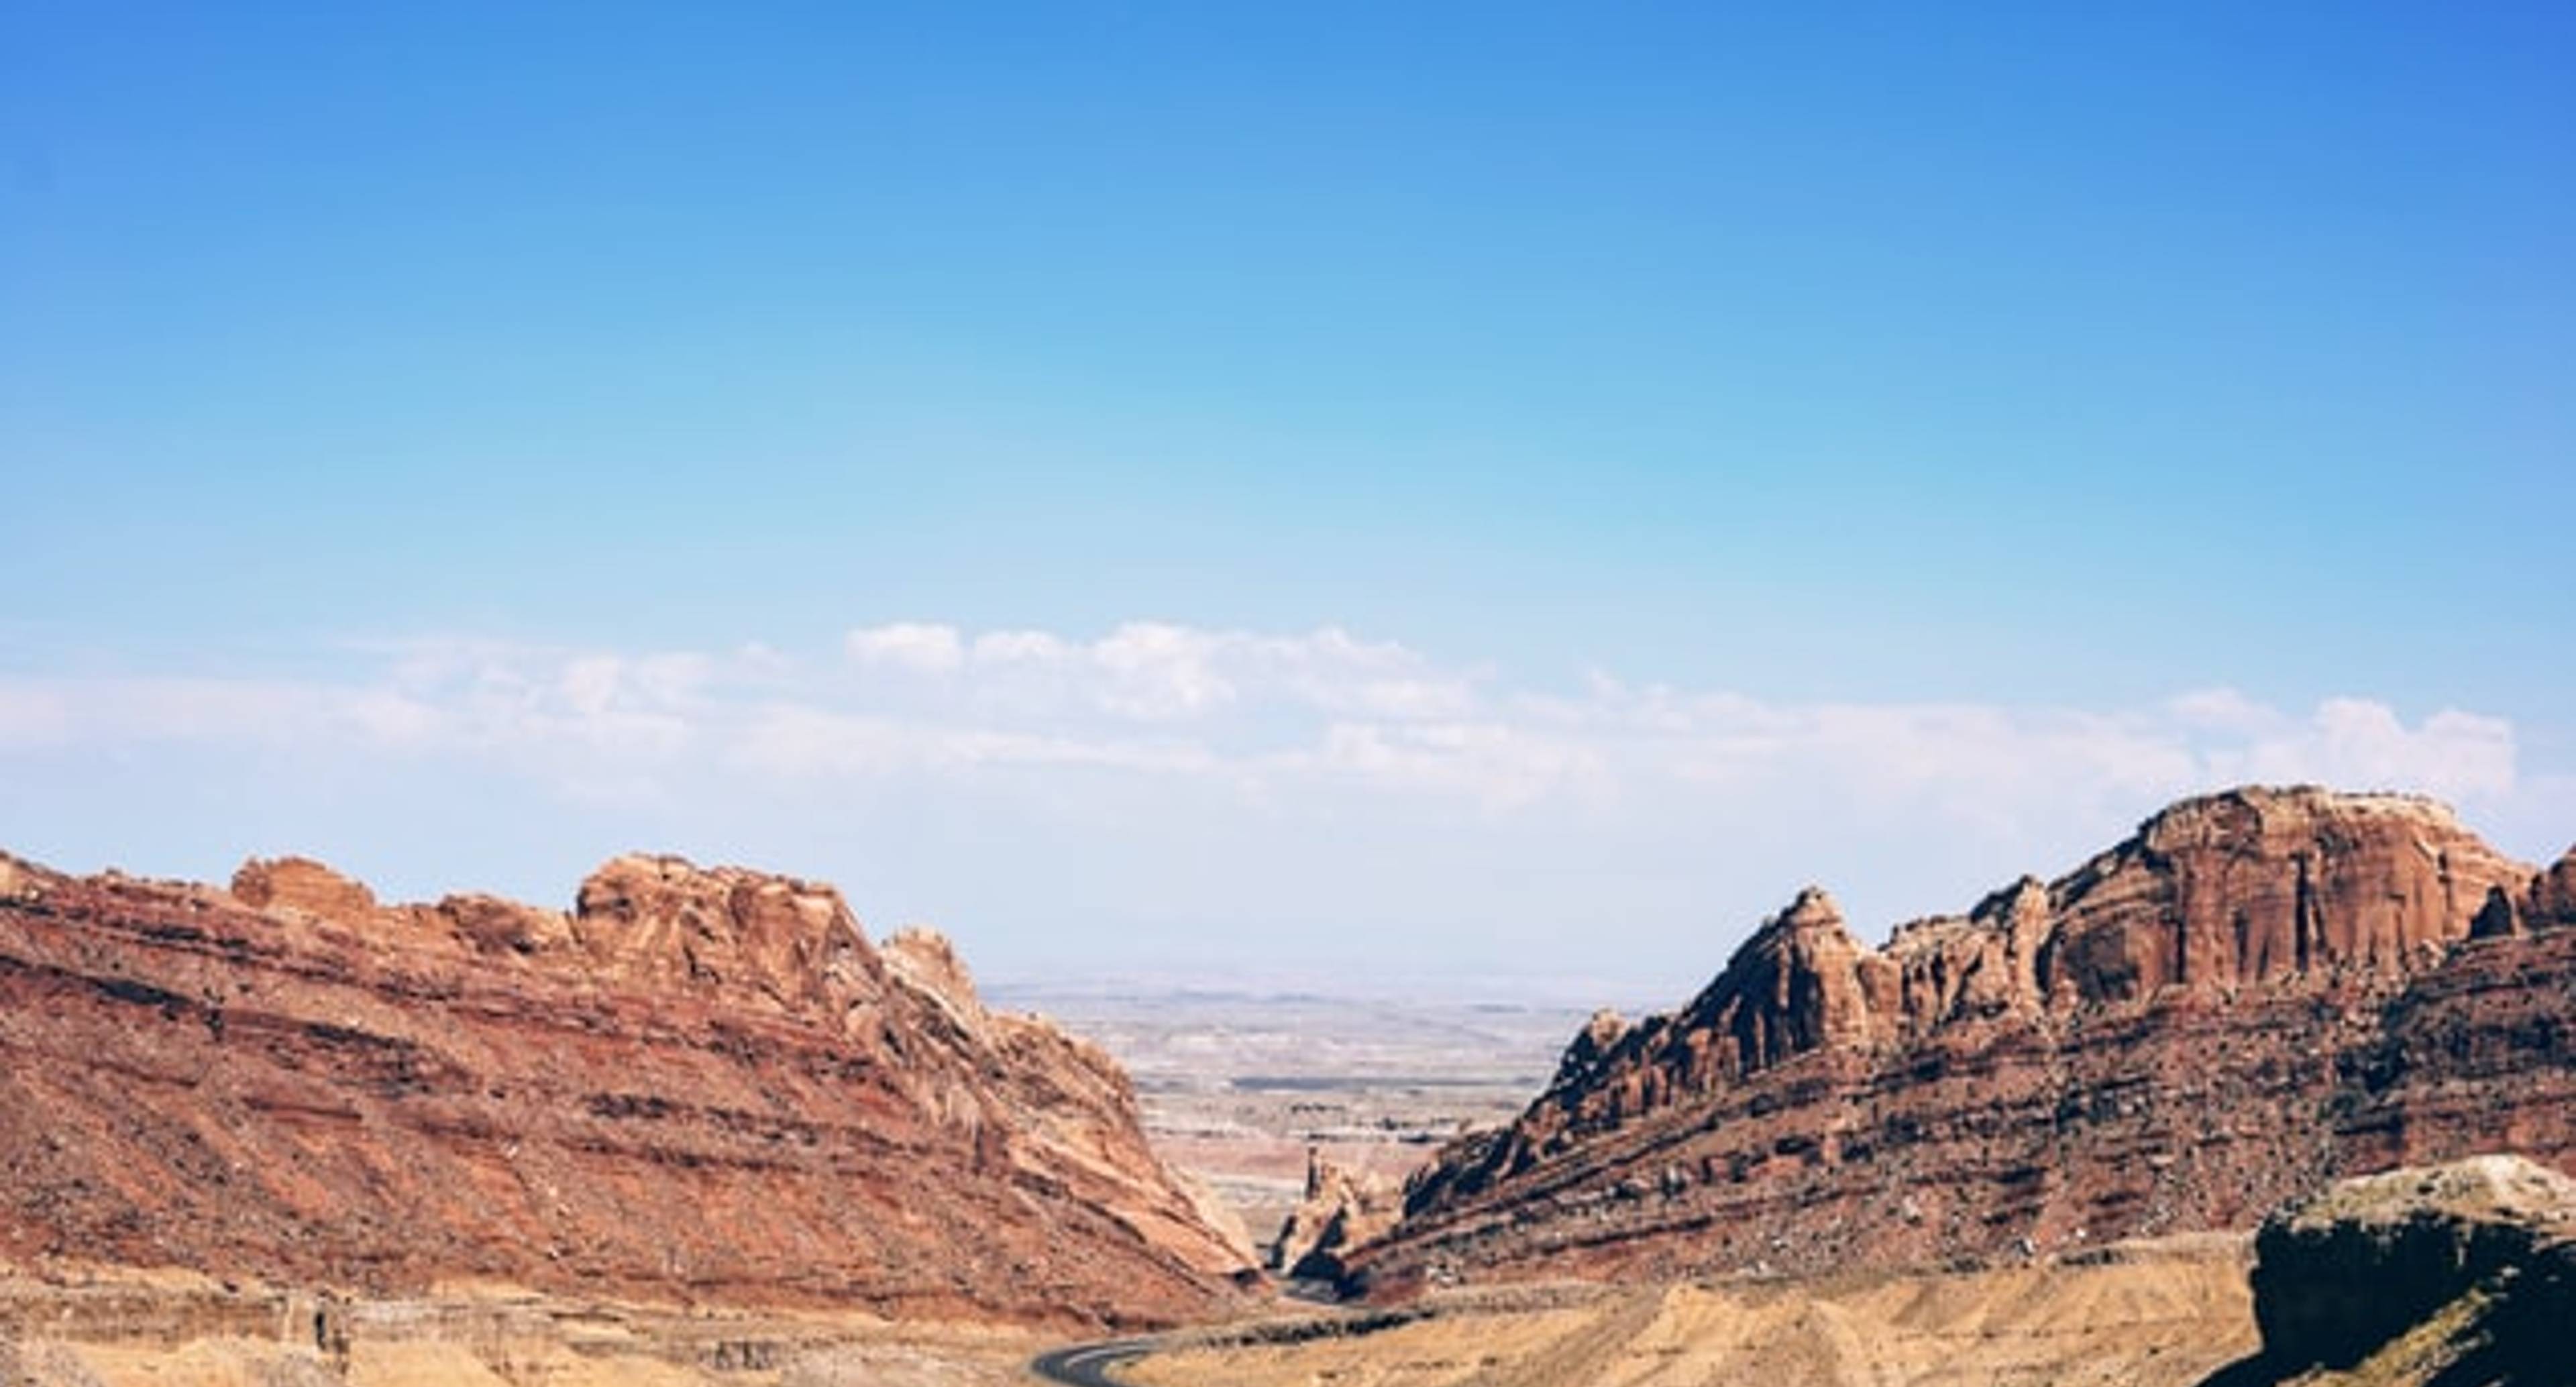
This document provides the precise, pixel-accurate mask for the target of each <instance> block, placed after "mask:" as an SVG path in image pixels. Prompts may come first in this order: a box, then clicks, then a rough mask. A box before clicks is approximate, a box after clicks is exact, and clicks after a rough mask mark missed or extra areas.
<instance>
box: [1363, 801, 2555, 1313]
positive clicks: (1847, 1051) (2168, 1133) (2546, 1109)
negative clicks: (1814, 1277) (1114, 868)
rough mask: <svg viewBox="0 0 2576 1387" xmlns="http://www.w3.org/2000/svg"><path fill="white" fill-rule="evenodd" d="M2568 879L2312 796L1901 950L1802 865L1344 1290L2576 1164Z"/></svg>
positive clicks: (2080, 1218) (2046, 1227)
mask: <svg viewBox="0 0 2576 1387" xmlns="http://www.w3.org/2000/svg"><path fill="white" fill-rule="evenodd" d="M2571 881H2576V867H2571V865H2570V863H2568V862H2562V863H2560V864H2558V866H2556V867H2554V868H2552V869H2551V870H2550V871H2548V872H2545V873H2535V872H2534V871H2533V870H2532V869H2531V868H2529V867H2526V866H2523V865H2521V864H2518V863H2515V862H2513V861H2511V860H2509V859H2507V858H2505V857H2503V856H2502V855H2500V854H2498V853H2497V852H2495V851H2494V850H2493V849H2491V848H2489V847H2488V846H2487V845H2486V844H2484V843H2483V842H2481V841H2480V840H2478V839H2477V838H2476V837H2475V836H2474V835H2472V834H2471V833H2469V832H2468V831H2467V830H2465V829H2464V828H2462V827H2461V826H2460V825H2459V823H2458V822H2457V820H2456V819H2454V818H2453V816H2452V815H2451V814H2450V812H2449V811H2448V810H2446V809H2444V808H2442V807H2440V806H2438V805H2435V804H2433V803H2431V802H2429V801H2425V800H2421V799H2416V798H2412V797H2405V796H2393V795H2345V794H2334V793H2329V792H2326V791H2322V790H2315V789H2306V788H2302V789H2292V790H2265V789H2247V790H2239V791H2235V792H2231V793H2226V794H2219V795H2213V796H2208V797H2205V798H2201V799H2194V800H2189V801H2186V802H2183V803H2180V804H2177V805H2175V806H2173V807H2172V808H2170V809H2167V810H2166V811H2164V812H2163V813H2160V814H2158V815H2157V816H2155V817H2154V818H2152V819H2150V820H2149V821H2147V823H2146V824H2145V825H2144V826H2143V827H2142V828H2141V829H2140V830H2139V832H2138V833H2137V834H2136V836H2134V837H2132V838H2130V839H2129V840H2127V841H2126V842H2123V843H2121V844H2119V845H2118V846H2116V847H2114V848H2112V849H2111V850H2109V851H2107V852H2105V853H2102V854H2101V855H2099V856H2097V857H2095V858H2094V859H2093V860H2091V861H2089V862H2087V863H2085V864H2084V865H2082V866H2081V867H2078V868H2077V869H2076V870H2074V871H2073V872H2070V873H2068V874H2066V875H2065V876H2062V877H2060V878H2058V879H2057V880H2055V881H2053V882H2045V883H2044V882H2041V881H2038V880H2036V879H2027V878H2026V879H2024V880H2022V881H2019V882H2016V883H2014V884H2013V885H2011V886H2008V887H2005V888H2004V889H2002V890H1999V891H1997V892H1995V893H1993V894H1991V895H1989V896H1988V897H1987V898H1986V899H1985V900H1983V901H1981V902H1979V903H1978V905H1977V906H1976V907H1975V908H1974V909H1973V910H1971V911H1970V912H1969V913H1968V914H1966V915H1964V916H1955V917H1942V918H1936V919H1930V920H1924V921H1919V922H1916V923H1913V924H1909V925H1905V926H1902V927H1900V928H1898V929H1897V930H1896V932H1895V934H1894V936H1893V937H1892V938H1891V940H1890V941H1889V942H1888V944H1887V945H1886V946H1885V947H1883V948H1878V949H1871V948H1868V947H1865V946H1864V945H1862V944H1861V943H1860V942H1859V941H1858V940H1856V939H1855V938H1854V937H1853V936H1852V935H1851V933H1850V932H1849V930H1848V929H1847V928H1846V927H1845V926H1844V923H1843V920H1842V916H1841V913H1840V911H1839V910H1838V909H1836V907H1835V906H1834V904H1833V901H1832V900H1831V898H1830V897H1828V896H1827V895H1825V894H1824V893H1823V892H1822V891H1819V890H1815V889H1812V888H1811V889H1810V890H1808V891H1806V892H1804V893H1802V894H1801V895H1800V896H1799V897H1798V898H1797V900H1795V901H1794V902H1793V903H1792V904H1791V905H1790V906H1789V907H1788V908H1787V909H1785V910H1783V911H1781V912H1780V913H1779V914H1778V915H1776V916H1774V917H1772V918H1771V919H1770V920H1768V921H1766V922H1765V923H1764V924H1763V926H1762V928H1761V929H1760V930H1759V931H1757V932H1756V933H1755V934H1754V935H1753V937H1752V938H1751V939H1750V940H1748V941H1747V942H1746V943H1745V944H1744V945H1743V946H1742V947H1741V948H1740V949H1739V950H1737V952H1736V954H1735V956H1734V958H1733V959H1732V960H1731V961H1730V962H1729V963H1728V964H1727V966H1726V968H1725V970H1724V971H1723V972H1721V973H1720V974H1719V976H1718V977H1717V979H1716V980H1715V981H1714V982H1712V983H1711V984H1710V985H1709V986H1708V988H1707V989H1706V990H1704V991H1703V992H1701V993H1700V994H1699V996H1698V997H1696V998H1694V999H1693V1000H1692V1001H1691V1002H1690V1003H1689V1004H1688V1005H1687V1006H1685V1007H1684V1008H1682V1009H1681V1010H1679V1011H1678V1012H1675V1013H1672V1014H1669V1015H1661V1016H1654V1017H1649V1018H1647V1019H1646V1020H1644V1021H1642V1022H1639V1023H1636V1024H1634V1025H1627V1024H1624V1023H1620V1022H1618V1021H1616V1019H1615V1018H1607V1017H1604V1018H1596V1019H1595V1021H1594V1023H1593V1024H1592V1025H1591V1026H1589V1027H1587V1028H1586V1030H1585V1031H1584V1033H1583V1034H1581V1035H1579V1036H1577V1037H1576V1039H1575V1041H1574V1043H1573V1044H1572V1045H1571V1046H1570V1047H1569V1049H1568V1050H1567V1053H1566V1056H1565V1060H1564V1062H1563V1064H1562V1065H1561V1067H1560V1070H1559V1072H1558V1074H1557V1076H1556V1079H1555V1081H1554V1082H1553V1083H1552V1084H1551V1086H1550V1087H1549V1088H1548V1090H1547V1091H1546V1092H1545V1093H1544V1094H1542V1095H1541V1096H1540V1097H1539V1098H1538V1099H1537V1101H1535V1102H1534V1103H1532V1104H1531V1105H1530V1107H1529V1108H1528V1110H1527V1111H1525V1112H1524V1113H1523V1114H1522V1115H1521V1117H1520V1118H1519V1119H1518V1120H1516V1121H1515V1122H1513V1123H1512V1124H1511V1125H1509V1126H1507V1127H1505V1128H1502V1129H1500V1130H1496V1131H1491V1132H1487V1133H1482V1134H1478V1135H1474V1136H1471V1137H1468V1138H1464V1139H1461V1140H1460V1141H1459V1142H1457V1143H1454V1144H1453V1145H1451V1146H1450V1147H1448V1148H1447V1149H1445V1150H1444V1151H1443V1152H1442V1153H1441V1155H1440V1156H1439V1157H1438V1158H1437V1160H1436V1161H1435V1162H1434V1163H1433V1164H1432V1165H1431V1166H1430V1167H1429V1168H1427V1169H1426V1170H1425V1172H1423V1173H1422V1174H1421V1175H1420V1176H1418V1177H1417V1178H1416V1179H1415V1180H1414V1182H1413V1183H1412V1185H1411V1186H1410V1187H1409V1189H1408V1191H1407V1195H1406V1206H1405V1217H1404V1219H1403V1221H1402V1223H1401V1224H1399V1225H1398V1227H1397V1228H1396V1229H1395V1230H1394V1231H1393V1232H1392V1233H1390V1234H1389V1235H1388V1236H1387V1237H1385V1238H1383V1239H1380V1240H1379V1241H1378V1242H1376V1243H1375V1244H1373V1245H1371V1246H1368V1247H1364V1248H1360V1249H1358V1250H1357V1251H1355V1252H1353V1253H1351V1254H1349V1255H1347V1256H1346V1257H1345V1258H1344V1261H1345V1263H1346V1265H1347V1266H1348V1268H1349V1279H1350V1280H1351V1281H1352V1282H1353V1283H1354V1284H1356V1285H1359V1286H1364V1287H1367V1288H1369V1289H1372V1290H1374V1291H1376V1292H1378V1293H1380V1294H1402V1293H1404V1292H1406V1291H1408V1290H1410V1289H1413V1288H1416V1287H1420V1286H1422V1285H1424V1284H1436V1283H1441V1282H1446V1281H1451V1280H1458V1279H1477V1278H1493V1277H1513V1276H1537V1275H1552V1274H1569V1273H1570V1274H1612V1275H1628V1276H1640V1277H1648V1276H1677V1275H1686V1274H1697V1273H1705V1272H1713V1271H1742V1270H1752V1271H1822V1270H1827V1269H1831V1268H1834V1267H1838V1266H1846V1265H1850V1264H1852V1263H1853V1262H1854V1261H1856V1260H1868V1261H1871V1262H1880V1263H1883V1262H1887V1261H1903V1262H1934V1261H1941V1260H1945V1259H1952V1258H1960V1257H1981V1258H1982V1257H1993V1256H1996V1255H2010V1254H2015V1253H2022V1254H2029V1253H2037V1252H2042V1251H2060V1250H2065V1249H2070V1248H2078V1247H2081V1246H2084V1245H2087V1244H2093V1243H2099V1242H2102V1241H2106V1240H2109V1239H2114V1238H2122V1237H2130V1236H2138V1235H2154V1234H2162V1233H2168V1232H2180V1231H2190V1230H2198V1229H2214V1228H2229V1227H2245V1226H2249V1225H2250V1224H2251V1223H2252V1222H2253V1221H2254V1220H2255V1219H2256V1218H2258V1217H2259V1216H2260V1215H2261V1214H2262V1212H2263V1211H2264V1210H2266V1209H2268V1208H2270V1207H2272V1206H2274V1205H2275V1204H2277V1203H2279V1202H2280V1201H2282V1200H2284V1199H2286V1198H2289V1197H2292V1196H2294V1195H2297V1194H2300V1193H2304V1192H2306V1191H2308V1190H2311V1189H2314V1188H2315V1187H2316V1186H2318V1185H2319V1184H2321V1183H2323V1182H2325V1181H2326V1180H2328V1179H2330V1178H2333V1177H2335V1176H2337V1175H2340V1174H2345V1173H2351V1172H2356V1171H2367V1170H2375V1169H2384V1168H2387V1167H2388V1166H2391V1165H2395V1164H2399V1163H2401V1162H2409V1161H2424V1160H2435V1159H2444V1158H2449V1157H2454V1156H2459V1155H2463V1154H2468V1153H2473V1152H2481V1151H2493V1150H2502V1149H2508V1148H2512V1149H2521V1150H2527V1151H2531V1152H2534V1153H2536V1154H2538V1155H2540V1156H2542V1157H2543V1158H2545V1159H2548V1160H2552V1161H2555V1162H2558V1163H2560V1164H2568V1163H2570V1162H2571V1161H2576V1024H2571V1023H2576V929H2569V928H2566V925H2567V924H2568V923H2569V922H2570V920H2571V918H2576V917H2571V916H2570V915H2569V914H2568V913H2566V905H2567V902H2568V901H2569V900H2570V898H2571V897H2570V890H2569V883H2570V882H2571ZM2473 935H2474V936H2476V937H2474V938H2473V937H2472V936H2473Z"/></svg>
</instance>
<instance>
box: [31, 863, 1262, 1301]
mask: <svg viewBox="0 0 2576 1387" xmlns="http://www.w3.org/2000/svg"><path fill="white" fill-rule="evenodd" d="M0 888H5V889H0V1061H5V1062H0V1261H5V1262H7V1263H11V1264H15V1265H19V1266H22V1267H37V1268H42V1267H44V1266H48V1265H55V1264H60V1263H63V1262H66V1261H76V1262H100V1263H116V1264H124V1265H131V1266H140V1267H165V1266H167V1267H186V1268H192V1269H196V1270H201V1271H206V1272H210V1273H213V1274H216V1275H244V1276H255V1277H259V1278H263V1279H265V1280H267V1281H269V1282H272V1283H276V1284H284V1285H296V1286H318V1287H345V1288H349V1289H351V1290H354V1291H358V1292H364V1293H368V1294H404V1293H414V1292H417V1291H420V1290H422V1289H424V1288H427V1287H429V1286H432V1285H434V1284H438V1283H442V1282H448V1281H454V1280H460V1279H462V1280H479V1281H497V1282H505V1283H516V1284H521V1285H527V1286H532V1287H536V1288H540V1289H548V1290H561V1291H577V1292H578V1293H580V1294H584V1295H611V1296H617V1297H621V1298H626V1299H631V1300H636V1301H644V1302H655V1303H678V1304H698V1305H709V1304H712V1305H740V1306H752V1307H761V1306H777V1307H793V1306H804V1305H843V1306H856V1307H861V1308H867V1309H872V1310H875V1311H877V1312H880V1313H885V1314H890V1315H902V1316H916V1315H936V1316H960V1315H964V1316H980V1317H992V1318H1010V1319H1019V1320H1029V1321H1040V1320H1043V1321H1051V1322H1061V1323H1081V1324H1088V1325H1131V1324H1145V1323H1160V1322H1169V1321H1174V1320H1179V1319H1183V1318H1188V1317H1192V1316H1195V1315H1199V1314H1203V1313H1205V1312H1207V1311H1208V1310H1209V1309H1210V1308H1211V1307H1213V1306H1215V1305H1217V1304H1219V1303H1221V1302H1223V1301H1224V1300H1225V1299H1226V1298H1227V1297H1228V1296H1229V1295H1230V1294H1231V1293H1232V1290H1233V1286H1234V1284H1235V1278H1236V1277H1238V1276H1241V1275H1248V1274H1249V1272H1248V1263H1249V1253H1248V1251H1247V1250H1246V1249H1245V1248H1243V1247H1242V1245H1241V1242H1240V1240H1239V1239H1236V1238H1228V1237H1226V1236H1225V1235H1224V1234H1222V1233H1220V1232H1219V1231H1217V1230H1216V1229H1215V1228H1213V1227H1211V1226H1210V1223H1209V1221H1208V1220H1207V1219H1206V1218H1204V1217H1203V1216H1202V1215H1201V1213H1200V1212H1199V1210H1198V1208H1197V1207H1196V1206H1195V1205H1194V1204H1193V1202H1192V1200H1191V1198H1190V1196H1189V1195H1188V1194H1187V1193H1186V1192H1185V1191H1184V1190H1183V1189H1182V1188H1181V1187H1180V1185H1179V1184H1178V1183H1177V1182H1176V1181H1175V1180H1174V1179H1173V1178H1172V1176H1171V1175H1170V1173H1169V1172H1168V1171H1167V1170H1166V1169H1165V1168H1164V1167H1163V1166H1162V1165H1161V1164H1160V1163H1159V1162H1158V1161H1157V1160H1156V1159H1155V1157H1154V1156H1153V1154H1152V1153H1151V1151H1149V1150H1148V1149H1147V1147H1146V1144H1145V1139H1144V1136H1143V1134H1142V1132H1141V1130H1140V1128H1139V1125H1138V1122H1137V1115H1136V1102H1135V1095H1134V1092H1133V1090H1132V1088H1131V1087H1130V1085H1129V1084H1128V1081H1127V1079H1126V1077H1125V1075H1124V1074H1123V1073H1122V1072H1121V1071H1120V1070H1119V1069H1118V1067H1117V1066H1116V1065H1115V1064H1114V1063H1112V1062H1111V1061H1110V1059H1109V1058H1108V1057H1107V1056H1106V1055H1105V1054H1103V1053H1102V1052H1101V1051H1099V1050H1098V1049H1097V1048H1095V1047H1093V1046H1091V1045H1088V1044H1086V1043H1084V1042H1082V1041H1079V1040H1076V1039H1074V1038H1072V1037H1070V1036H1067V1035H1064V1034H1062V1033H1061V1032H1058V1031H1057V1030H1055V1029H1054V1028H1053V1027H1052V1026H1049V1025H1047V1024H1046V1023H1045V1022H1043V1021H1039V1020H1036V1019H1034V1018H1029V1017H1021V1016H1011V1015H1004V1014H1000V1013H994V1012H989V1011H987V1010H986V1009H985V1008H984V1007H983V1005H982V1004H981V1003H980V1002H979V1001H978V1000H977V999H976V997H975V993H974V988H973V984H972V983H971V981H970V980H969V979H968V977H967V974H966V971H965V969H964V968H963V966H962V965H960V964H959V963H958V962H957V959H956V956H955V952H954V950H953V949H951V948H949V946H948V945H947V943H946V942H945V941H944V940H940V939H938V938H937V937H936V936H932V935H928V934H926V933H921V934H912V933H907V934H905V935H900V936H898V937H897V938H896V939H895V940H892V941H889V942H888V944H887V946H886V947H885V948H884V949H883V950H880V949H878V948H877V947H875V946H873V945H872V944H871V943H870V942H869V940H868V939H867V937H866V935H865V934H864V932H863V931H862V930H861V929H860V927H859V924H858V922H857V920H856V919H855V918H854V917H853V916H852V915H851V913H850V911H849V909H848V907H847V906H846V905H845V904H844V903H843V902H842V900H841V898H840V896H839V894H838V893H837V892H835V891H833V890H832V889H831V888H830V887H828V886H823V885H820V884H817V883H812V882H804V881H798V880H794V879H792V878H787V877H780V876H773V875H769V874H766V873H760V872H753V871H746V870H741V869H737V868H700V867H697V866H694V865H692V864H690V863H688V862H686V861H683V860H681V859H679V858H674V857H643V856H637V857H623V858H619V859H616V860H615V861H612V862H610V863H608V864H606V865H604V866H603V867H601V868H600V870H599V871H598V872H596V873H594V874H593V875H592V876H591V877H590V878H589V879H588V880H586V881H584V882H583V883H582V885H581V888H580V891H579V893H578V895H577V897H576V902H575V906H574V908H573V909H572V910H571V911H569V912H563V911H551V910H544V909H540V908H536V907H531V906H525V905H520V904H517V903H514V902H508V901H503V900H499V899H496V898H493V897H488V896H451V897H449V898H447V899H445V900H442V901H439V902H437V903H436V904H433V905H397V906H386V905H382V904H380V903H378V902H377V901H376V900H375V898H374V897H373V895H372V893H370V892H368V891H367V890H366V888H365V887H364V886H362V885H359V884H358V883H356V882H352V881H349V880H347V879H346V878H343V877H340V876H338V875H337V874H335V873H332V872H331V871H330V870H329V869H328V868H325V867H322V866H321V865H320V864H318V863H312V862H307V861H303V860H300V859H284V860H281V861H275V862H253V863H250V864H248V865H246V866H245V867H244V868H243V870H242V872H241V873H240V874H239V875H238V876H237V877H236V878H235V881H234V885H233V889H232V890H230V891H222V890H216V889H213V888H206V887H197V886H190V885H185V884H173V883H154V882H141V881H134V880H129V879H126V878H123V877H117V876H112V875H111V876H103V877H96V878H72V877H66V876H62V875H59V874H56V873H52V872H49V871H46V870H44V869H42V868H39V867H35V866H33V865H31V864H27V863H23V862H18V861H15V860H13V859H0Z"/></svg>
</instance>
